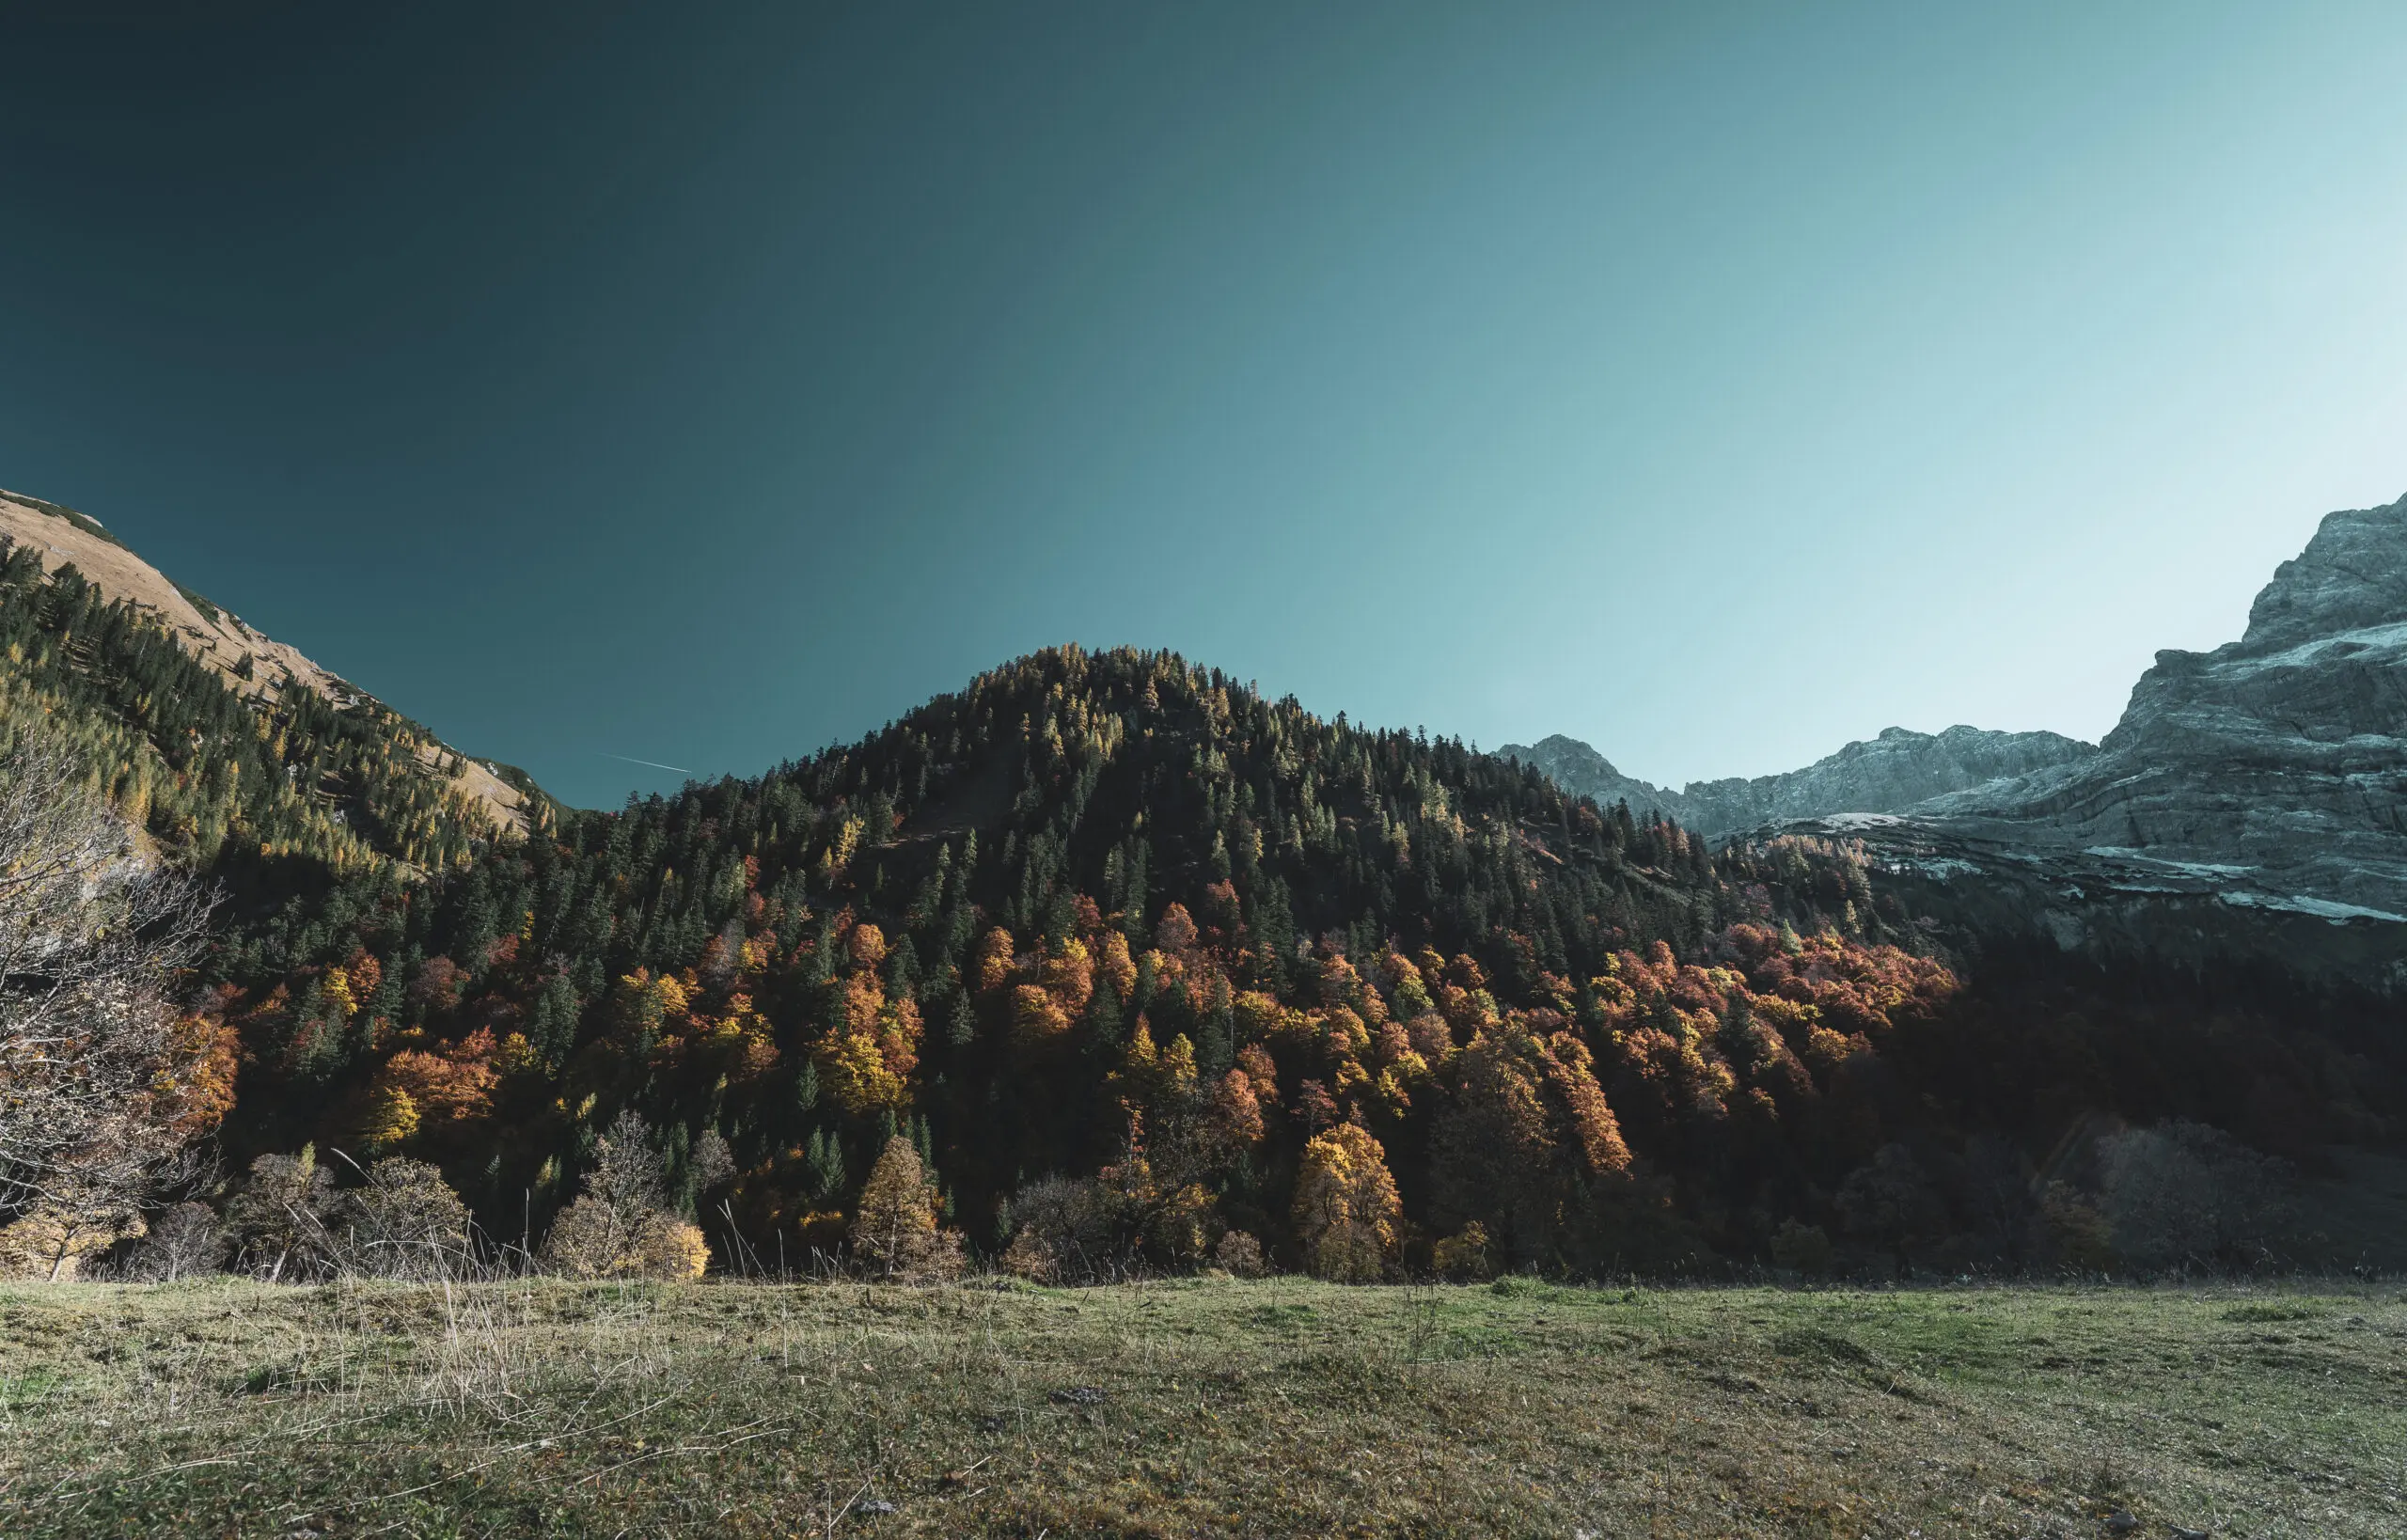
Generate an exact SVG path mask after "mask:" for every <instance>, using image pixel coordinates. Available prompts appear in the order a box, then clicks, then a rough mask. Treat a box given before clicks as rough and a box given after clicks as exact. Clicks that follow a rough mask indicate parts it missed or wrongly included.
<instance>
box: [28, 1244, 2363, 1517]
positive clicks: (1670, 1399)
mask: <svg viewBox="0 0 2407 1540" xmlns="http://www.w3.org/2000/svg"><path fill="white" fill-rule="evenodd" d="M0 1431H5V1438H0V1532H7V1533H9V1534H12V1535H26V1536H31V1535H87V1534H112V1535H114V1534H176V1535H216V1534H228V1535H237V1534H239V1535H269V1536H279V1537H294V1540H310V1537H312V1536H316V1537H330V1536H353V1535H371V1534H394V1535H427V1536H450V1535H463V1536H464V1535H503V1534H510V1535H518V1534H541V1535H605V1536H607V1535H621V1534H629V1535H633V1534H647V1535H648V1534H714V1535H718V1534H725V1535H811V1534H816V1535H823V1536H833V1535H836V1534H840V1533H841V1534H851V1533H864V1534H887V1535H936V1534H944V1535H962V1534H999V1535H1021V1536H1029V1537H1041V1536H1056V1537H1068V1536H1074V1535H1126V1536H1133V1535H1188V1534H1231V1535H1235V1534H1249V1535H1253V1534H1258V1535H1324V1534H1360V1535H1388V1534H1395V1535H1439V1534H1498V1535H1533V1536H1535V1535H1550V1536H1562V1537H1565V1540H1569V1537H1572V1536H1576V1535H1581V1534H1585V1535H1588V1536H1592V1537H1597V1540H1603V1537H1607V1536H1612V1537H1621V1536H1638V1535H1718V1534H1731V1535H1739V1534H1747V1535H1760V1534H1783V1535H1813V1536H1833V1537H1838V1536H1845V1537H1848V1540H1855V1537H1858V1536H1867V1535H1869V1536H1896V1537H1900V1540H1904V1537H1911V1536H1915V1535H1921V1536H1929V1537H1934V1540H1935V1537H1937V1536H1942V1535H1981V1536H1990V1535H1994V1536H1999V1537H2006V1536H2017V1537H2020V1536H2043V1535H2055V1536H2073V1535H2091V1534H2101V1533H2116V1532H2129V1533H2138V1534H2152V1535H2159V1536H2163V1535H2171V1534H2174V1533H2176V1532H2179V1531H2186V1532H2192V1533H2196V1532H2205V1533H2208V1534H2211V1535H2215V1536H2232V1537H2239V1536H2261V1537H2272V1536H2305V1535H2317V1536H2332V1535H2368V1536H2370V1535H2397V1534H2399V1533H2400V1532H2402V1531H2407V1460H2402V1458H2401V1451H2407V1289H2402V1288H2400V1287H2399V1286H2398V1285H2395V1284H2352V1283H2332V1284H2326V1285H2320V1286H2316V1285H2298V1286H2290V1287H2284V1288H2281V1289H2278V1290H2267V1289H2261V1288H2260V1289H2242V1288H2237V1287H2195V1288H2179V1289H2169V1288H2168V1289H2138V1288H2110V1287H2072V1286H1963V1287H1947V1288H1935V1289H1918V1290H1896V1291H1856V1290H1840V1289H1832V1290H1827V1291H1823V1290H1786V1291H1784V1290H1772V1289H1752V1288H1701V1289H1681V1290H1658V1289H1644V1288H1601V1289H1599V1288H1569V1287H1556V1286H1552V1285H1547V1284H1541V1283H1535V1282H1531V1281H1522V1280H1507V1281H1502V1282H1501V1283H1497V1284H1487V1285H1472V1286H1459V1287H1435V1288H1430V1287H1420V1288H1403V1287H1396V1288H1344V1287H1338V1286H1334V1285H1329V1284H1323V1283H1315V1282H1309V1281H1300V1280H1290V1279H1274V1280H1265V1281H1227V1280H1218V1279H1188V1280H1180V1281H1167V1282H1157V1283H1149V1284H1130V1285H1125V1286H1118V1287H1108V1288H1093V1289H1078V1290H1066V1289H1065V1290H1053V1289H1039V1288H1032V1287H1030V1286H1027V1285H1023V1284H1016V1283H996V1282H991V1281H989V1282H965V1283H959V1284H952V1285H946V1286H941V1287H930V1288H900V1287H895V1288H889V1287H865V1286H862V1285H860V1284H857V1283H853V1284H847V1283H810V1284H794V1285H768V1284H740V1283H727V1284H720V1283H712V1284H701V1285H683V1286H677V1285H656V1284H627V1285H591V1284H588V1285H578V1284H570V1283H563V1282H559V1281H543V1280H531V1281H509V1282H495V1283H483V1284H472V1285H456V1284H455V1285H451V1286H449V1287H446V1286H443V1285H440V1284H435V1285H403V1284H393V1283H367V1282H360V1283H354V1282H345V1283H340V1284H333V1285H327V1286H323V1287H307V1288H300V1287H278V1286H271V1285H263V1284H260V1283H255V1282H247V1281H235V1280H228V1279H212V1280H208V1281H199V1282H194V1283H185V1284H165V1285H148V1286H135V1285H124V1286H116V1285H98V1284H91V1285H76V1286H53V1287H41V1286H18V1287H11V1288H8V1289H7V1290H5V1291H0Z"/></svg>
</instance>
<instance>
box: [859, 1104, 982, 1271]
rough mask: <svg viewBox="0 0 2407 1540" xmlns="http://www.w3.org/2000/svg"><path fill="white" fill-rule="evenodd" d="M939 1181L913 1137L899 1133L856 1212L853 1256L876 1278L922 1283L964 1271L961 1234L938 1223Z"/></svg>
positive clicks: (889, 1142) (880, 1158)
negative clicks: (921, 1157) (937, 1184)
mask: <svg viewBox="0 0 2407 1540" xmlns="http://www.w3.org/2000/svg"><path fill="white" fill-rule="evenodd" d="M936 1203H937V1194H936V1181H935V1179H934V1178H933V1177H931V1176H930V1175H929V1174H928V1173H927V1170H926V1168H925V1167H924V1166H923V1165H922V1164H921V1162H920V1152H919V1151H918V1150H917V1149H915V1148H914V1147H913V1146H912V1143H911V1141H910V1140H909V1139H905V1138H903V1137H901V1136H900V1135H897V1136H896V1137H894V1138H892V1139H888V1140H887V1141H886V1150H885V1153H883V1154H882V1155H879V1156H878V1157H877V1164H876V1165H875V1166H873V1167H872V1168H871V1170H870V1173H869V1184H868V1186H864V1187H863V1188H862V1189H861V1200H860V1206H859V1207H858V1209H857V1211H856V1212H855V1213H854V1215H853V1226H852V1239H853V1251H854V1254H855V1255H856V1256H857V1258H858V1259H859V1261H860V1264H861V1265H862V1266H863V1267H864V1268H866V1269H868V1270H869V1271H870V1272H871V1273H872V1274H873V1276H875V1277H878V1278H884V1279H890V1280H894V1281H905V1282H917V1281H923V1280H927V1279H938V1278H951V1277H952V1276H953V1275H955V1274H956V1273H958V1272H960V1271H961V1235H960V1233H959V1232H957V1231H950V1230H941V1229H939V1228H938V1227H937V1223H936Z"/></svg>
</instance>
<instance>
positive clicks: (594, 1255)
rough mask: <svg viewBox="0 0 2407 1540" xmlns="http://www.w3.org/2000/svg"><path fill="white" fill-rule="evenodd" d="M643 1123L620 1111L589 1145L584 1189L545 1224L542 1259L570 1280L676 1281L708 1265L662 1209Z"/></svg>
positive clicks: (705, 1252) (691, 1236) (697, 1237)
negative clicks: (589, 1167) (591, 1153)
mask: <svg viewBox="0 0 2407 1540" xmlns="http://www.w3.org/2000/svg"><path fill="white" fill-rule="evenodd" d="M663 1190H664V1189H663V1184H662V1179H661V1169H660V1158H659V1156H658V1155H655V1154H654V1153H653V1149H652V1144H651V1141H650V1139H649V1137H648V1134H647V1131H646V1129H645V1127H644V1123H643V1120H642V1119H641V1118H639V1117H637V1115H636V1114H635V1113H633V1112H621V1113H620V1114H619V1117H618V1121H616V1122H615V1123H613V1124H610V1131H609V1132H608V1133H606V1134H605V1135H603V1136H602V1137H601V1139H598V1140H596V1141H595V1144H594V1161H593V1169H592V1170H591V1171H589V1172H587V1173H586V1178H585V1191H584V1193H583V1194H582V1195H581V1196H579V1197H578V1199H577V1200H576V1202H573V1203H571V1204H569V1206H568V1207H567V1209H566V1210H564V1211H563V1212H562V1213H561V1215H560V1217H559V1218H558V1219H556V1220H554V1221H553V1223H552V1233H551V1234H549V1235H548V1236H546V1237H545V1238H544V1241H543V1263H544V1265H546V1266H548V1267H549V1268H551V1269H552V1270H553V1271H555V1272H558V1273H563V1274H566V1275H567V1276H568V1277H570V1278H585V1279H596V1278H657V1279H664V1280H669V1281H684V1280H689V1279H696V1278H700V1277H701V1276H702V1274H703V1273H704V1272H705V1271H707V1270H708V1269H709V1267H710V1257H711V1252H710V1246H709V1244H708V1243H707V1242H706V1241H704V1240H703V1239H702V1233H701V1232H700V1230H697V1229H696V1228H694V1226H692V1225H690V1224H688V1223H686V1222H685V1221H684V1220H683V1219H681V1218H677V1216H675V1215H674V1214H671V1213H669V1212H668V1210H667V1208H666V1206H665V1203H664V1199H663Z"/></svg>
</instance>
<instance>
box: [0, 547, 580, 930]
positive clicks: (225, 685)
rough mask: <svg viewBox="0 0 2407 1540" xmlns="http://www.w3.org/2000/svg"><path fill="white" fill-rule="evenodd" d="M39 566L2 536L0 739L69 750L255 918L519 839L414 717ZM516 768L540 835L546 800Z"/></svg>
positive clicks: (62, 568)
mask: <svg viewBox="0 0 2407 1540" xmlns="http://www.w3.org/2000/svg"><path fill="white" fill-rule="evenodd" d="M58 516H59V517H60V518H62V519H63V518H65V517H67V512H66V511H60V513H59V515H58ZM41 556H42V553H41V552H40V551H39V550H37V549H36V548H35V547H33V546H32V545H30V544H27V543H25V542H11V541H9V540H8V538H7V537H5V536H0V649H5V651H6V655H7V662H8V667H7V668H6V669H5V670H0V731H10V732H17V731H39V733H41V734H42V735H43V736H45V737H47V738H51V739H54V740H59V741H64V742H67V743H70V744H71V745H72V746H75V748H76V749H77V750H78V751H79V752H80V753H81V755H82V756H83V757H84V759H85V760H86V761H87V763H88V764H89V765H90V766H91V767H92V771H93V774H94V776H95V778H97V779H98V780H99V781H100V783H101V785H102V789H103V790H104V791H105V792H106V793H107V794H108V795H109V797H110V798H111V799H112V800H113V801H114V802H115V803H116V804H117V806H118V809H120V810H121V811H122V812H123V813H124V814H125V815H126V817H127V818H128V820H129V821H130V822H132V823H133V824H134V825H136V826H137V827H140V828H142V829H144V830H146V831H147V832H148V833H149V835H150V836H151V837H152V838H153V839H154V840H156V841H158V843H159V845H160V847H161V849H162V850H163V851H164V852H165V855H166V856H167V857H168V858H169V859H171V860H173V861H175V862H177V863H179V864H181V865H183V866H186V867H188V868H190V869H191V870H193V871H195V872H198V873H200V874H202V875H205V876H209V877H213V878H216V879H219V880H220V881H222V882H224V883H225V884H227V885H228V888H231V889H232V890H233V891H234V892H235V893H237V894H238V895H240V896H241V897H243V898H244V901H245V906H246V908H247V907H256V906H257V905H258V904H263V903H269V902H273V901H275V900H279V899H282V898H285V897H291V896H297V895H301V894H305V893H313V892H315V891H316V890H317V889H318V888H319V887H320V886H321V885H322V883H323V878H324V877H325V876H326V875H328V874H331V873H341V872H381V871H383V870H384V869H385V868H386V867H388V866H391V865H393V864H395V863H398V864H399V865H401V866H402V867H405V868H411V869H419V870H428V871H440V870H446V869H448V868H450V867H453V866H456V865H459V864H461V863H463V862H464V861H466V860H467V859H468V858H469V857H470V856H471V855H472V854H473V853H475V852H476V851H477V850H479V849H480V848H481V847H483V846H484V845H486V844H488V843H490V842H491V841H493V840H495V839H496V838H497V837H502V836H506V835H509V834H511V833H514V830H513V829H511V828H510V827H508V826H506V825H504V824H503V823H501V822H500V821H499V820H497V819H496V816H495V815H494V812H493V810H492V809H491V808H490V807H489V806H488V805H486V804H484V803H482V802H480V801H478V800H477V799H475V798H473V797H471V796H469V795H467V794H464V793H463V791H462V790H461V789H460V786H459V784H458V782H457V778H456V777H455V775H454V771H455V770H456V769H457V768H458V761H459V756H458V755H457V754H456V753H455V752H453V751H452V750H450V749H448V748H447V747H445V746H443V745H442V744H440V743H439V742H438V741H437V740H436V739H435V738H434V736H433V734H432V733H431V732H429V731H426V729H424V728H422V727H420V726H419V725H418V724H417V723H415V722H412V721H410V720H409V719H408V718H406V717H404V716H401V715H399V714H398V713H396V712H393V711H391V710H390V709H388V708H386V707H385V706H384V705H382V704H381V703H379V702H378V701H376V700H374V699H371V698H370V697H369V696H367V695H366V694H365V693H364V692H359V691H342V690H340V689H339V688H338V689H337V691H336V693H334V694H333V695H332V696H331V698H330V695H329V694H328V693H325V692H322V691H321V690H320V689H317V688H313V687H311V685H310V684H307V683H304V682H302V681H301V680H299V679H296V678H295V677H294V676H293V674H292V673H291V672H290V671H289V670H285V669H281V668H275V669H274V677H269V675H270V670H271V667H272V666H270V665H266V664H256V665H255V662H254V659H252V658H251V657H249V656H245V657H244V658H243V659H242V660H241V661H240V662H238V663H236V664H233V665H231V666H230V670H228V669H221V668H214V667H212V665H211V663H210V662H208V661H204V659H203V658H202V657H200V656H197V655H196V654H195V652H194V651H193V650H192V649H191V648H189V647H187V646H185V645H184V644H182V643H181V642H180V641H179V640H178V639H177V636H176V635H175V634H174V632H173V631H171V630H170V628H169V627H168V625H167V624H166V623H165V621H163V619H162V618H161V617H160V616H159V615H158V614H157V613H155V612H154V611H152V610H151V609H149V608H148V607H146V606H144V605H140V604H138V603H135V602H134V601H132V600H129V599H125V598H118V597H112V596H111V595H110V594H108V593H106V592H104V591H103V590H102V589H101V588H99V587H98V586H96V585H94V584H93V583H91V582H89V581H87V579H86V578H85V576H84V574H82V573H81V572H80V571H78V570H77V569H76V567H75V566H74V565H73V564H72V563H71V562H68V563H63V564H59V563H54V565H53V567H52V568H51V570H45V564H44V562H43V561H42V559H41ZM506 773H507V774H509V775H511V776H512V777H514V778H516V780H517V781H518V782H519V783H520V790H521V792H522V793H523V794H525V800H524V802H523V804H522V808H523V810H524V814H525V816H526V817H527V818H528V819H529V820H531V821H533V822H534V823H535V824H536V825H538V826H540V825H543V823H544V822H545V821H547V820H548V819H549V817H550V816H551V805H550V801H549V799H548V798H546V797H543V795H542V794H540V793H537V792H536V791H535V790H534V788H533V783H532V782H531V781H527V780H526V778H524V776H523V775H519V774H517V773H516V772H506ZM399 875H401V873H396V876H399Z"/></svg>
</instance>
